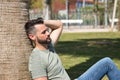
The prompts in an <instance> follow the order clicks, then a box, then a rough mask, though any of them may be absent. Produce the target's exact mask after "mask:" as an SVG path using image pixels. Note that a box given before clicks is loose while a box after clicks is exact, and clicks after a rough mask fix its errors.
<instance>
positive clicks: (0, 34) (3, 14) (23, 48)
mask: <svg viewBox="0 0 120 80" xmlns="http://www.w3.org/2000/svg"><path fill="white" fill-rule="evenodd" d="M27 3H28V0H0V80H30V76H29V72H28V67H27V64H28V56H29V53H30V52H31V49H32V47H31V46H30V42H29V40H28V39H27V37H26V35H25V31H24V24H25V22H26V21H27V20H28V12H27Z"/></svg>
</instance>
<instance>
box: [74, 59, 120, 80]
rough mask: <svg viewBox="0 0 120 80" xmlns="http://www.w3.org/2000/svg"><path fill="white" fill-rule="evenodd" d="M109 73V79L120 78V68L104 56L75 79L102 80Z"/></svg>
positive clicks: (117, 79)
mask: <svg viewBox="0 0 120 80" xmlns="http://www.w3.org/2000/svg"><path fill="white" fill-rule="evenodd" d="M104 75H107V76H108V78H109V80H120V70H118V68H117V67H116V65H115V64H114V62H113V61H112V60H111V59H110V58H109V57H106V58H103V59H101V60H100V61H98V62H97V63H96V64H94V65H93V66H92V67H90V68H89V69H88V70H87V71H86V72H85V73H83V74H82V75H81V76H80V77H78V78H77V79H75V80H101V79H102V78H103V77H104Z"/></svg>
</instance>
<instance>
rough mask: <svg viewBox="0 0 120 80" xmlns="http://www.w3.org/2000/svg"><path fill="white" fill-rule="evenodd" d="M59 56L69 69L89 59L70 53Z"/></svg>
mask: <svg viewBox="0 0 120 80" xmlns="http://www.w3.org/2000/svg"><path fill="white" fill-rule="evenodd" d="M60 58H61V60H62V62H63V65H64V66H65V68H66V69H70V67H72V66H75V65H77V64H80V63H83V62H86V60H88V59H89V57H74V56H72V55H60Z"/></svg>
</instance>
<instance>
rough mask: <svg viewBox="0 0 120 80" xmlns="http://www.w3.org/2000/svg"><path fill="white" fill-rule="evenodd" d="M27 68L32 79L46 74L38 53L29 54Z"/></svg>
mask: <svg viewBox="0 0 120 80" xmlns="http://www.w3.org/2000/svg"><path fill="white" fill-rule="evenodd" d="M29 70H30V72H31V75H32V78H33V79H35V78H40V77H43V76H47V73H46V66H45V63H44V60H42V59H41V57H40V56H39V55H33V56H31V58H30V61H29Z"/></svg>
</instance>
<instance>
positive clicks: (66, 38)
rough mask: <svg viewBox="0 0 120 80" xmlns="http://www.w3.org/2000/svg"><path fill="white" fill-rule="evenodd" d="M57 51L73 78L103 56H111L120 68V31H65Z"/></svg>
mask: <svg viewBox="0 0 120 80" xmlns="http://www.w3.org/2000/svg"><path fill="white" fill-rule="evenodd" d="M56 51H57V52H58V53H59V55H60V58H61V60H62V62H63V65H64V67H65V69H66V70H67V72H68V74H69V76H70V77H71V79H72V80H73V79H75V78H77V77H78V76H80V75H81V74H82V73H84V72H85V71H86V70H87V69H88V68H89V67H90V66H92V65H93V64H94V63H95V62H96V61H98V60H99V59H101V58H103V57H111V58H112V59H113V61H114V62H115V64H116V65H117V66H118V68H119V69H120V32H114V33H113V32H105V33H63V34H62V36H61V37H60V40H59V42H58V44H57V45H56ZM102 80H108V79H107V77H104V78H103V79H102Z"/></svg>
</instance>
